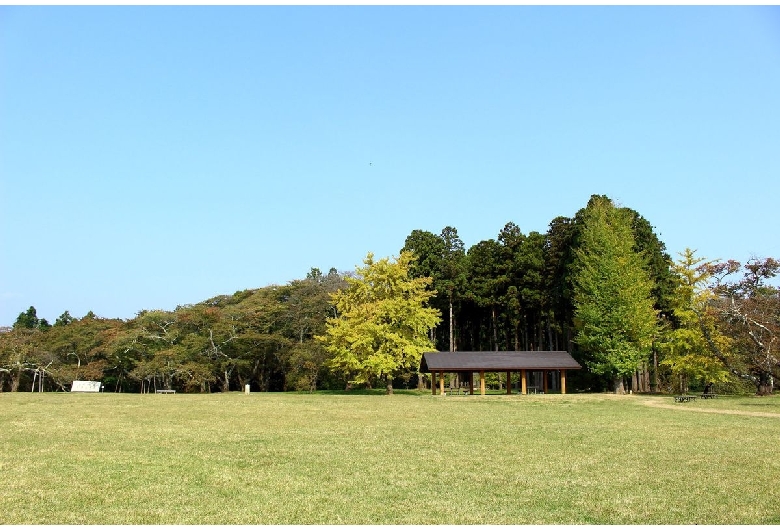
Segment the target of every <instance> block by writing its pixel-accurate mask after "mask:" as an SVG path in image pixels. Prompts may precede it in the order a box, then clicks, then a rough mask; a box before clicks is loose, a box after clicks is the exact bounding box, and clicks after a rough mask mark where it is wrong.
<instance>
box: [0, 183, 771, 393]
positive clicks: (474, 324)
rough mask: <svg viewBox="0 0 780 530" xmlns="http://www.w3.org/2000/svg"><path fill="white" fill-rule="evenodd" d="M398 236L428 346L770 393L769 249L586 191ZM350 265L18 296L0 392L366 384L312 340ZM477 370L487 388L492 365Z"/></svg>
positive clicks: (397, 370) (624, 386)
mask: <svg viewBox="0 0 780 530" xmlns="http://www.w3.org/2000/svg"><path fill="white" fill-rule="evenodd" d="M399 247H400V248H399V254H402V255H403V256H406V255H411V256H413V259H411V260H406V259H405V258H404V259H403V260H400V261H403V267H402V268H401V269H399V272H398V274H402V275H403V276H404V278H406V276H408V278H409V280H415V279H420V280H421V281H423V283H422V284H421V285H424V288H425V289H427V291H428V294H427V295H426V296H423V297H421V298H419V299H420V300H421V302H420V304H421V305H424V306H425V308H426V310H434V311H433V313H436V315H438V316H437V317H436V318H434V317H433V316H432V315H433V313H426V315H427V316H426V319H427V320H426V322H427V323H428V324H426V327H425V328H424V329H425V330H426V331H424V332H422V333H423V334H424V338H425V339H427V342H425V344H429V345H431V346H433V347H434V348H436V349H438V350H441V351H448V350H451V351H503V350H538V351H545V350H547V351H553V350H566V351H569V352H570V353H571V354H572V355H573V356H574V357H575V359H577V360H578V361H579V362H580V364H582V365H583V367H584V368H585V369H584V370H581V371H578V372H577V373H572V374H571V375H570V377H571V379H570V383H569V385H570V386H571V387H572V390H574V391H604V390H610V391H616V392H624V391H627V390H631V391H634V392H685V391H688V390H689V389H699V388H703V387H704V386H705V385H708V384H713V383H714V384H716V385H718V386H719V387H720V388H721V391H745V390H749V391H755V392H757V393H760V394H767V393H771V392H772V391H773V388H774V385H775V379H776V377H777V376H778V371H779V368H780V362H779V361H778V342H780V340H779V339H780V290H779V289H778V288H777V287H776V286H775V285H774V284H773V283H772V279H773V278H774V277H775V276H776V274H777V273H778V271H780V262H778V261H777V260H775V259H772V258H766V259H751V260H750V261H749V262H748V263H746V264H744V265H743V264H740V263H738V262H736V261H727V262H720V261H707V260H705V259H704V258H702V257H698V256H696V255H695V252H694V251H691V250H688V251H686V252H685V253H684V254H683V255H681V256H679V258H678V259H677V260H672V258H671V257H670V256H669V255H668V253H667V251H666V247H665V245H664V243H663V242H662V241H660V239H659V238H658V237H657V235H656V234H655V232H654V230H653V226H652V225H651V224H650V222H649V221H647V220H646V219H645V218H644V217H642V216H641V215H640V214H639V213H638V212H636V211H634V210H631V209H629V208H625V207H620V206H616V205H615V204H614V203H613V202H612V201H611V200H610V199H609V198H608V197H605V196H597V195H594V196H592V197H591V198H590V201H589V202H588V204H587V205H586V206H585V207H583V208H582V209H580V210H579V211H578V212H576V214H575V215H574V216H573V217H557V218H555V219H553V220H552V221H551V222H550V223H549V227H548V230H547V232H546V233H544V234H541V233H538V232H530V233H528V234H524V233H523V232H522V231H521V229H520V227H518V226H517V225H515V224H514V223H511V222H510V223H508V224H506V225H505V226H504V227H503V228H501V229H500V231H499V232H498V235H497V237H496V238H495V239H488V240H484V241H480V242H479V243H477V244H475V245H473V246H471V247H470V248H468V249H466V248H465V246H464V244H463V242H462V241H461V239H460V238H459V236H458V232H457V230H456V229H455V228H454V227H450V226H447V227H444V228H443V229H442V230H441V232H440V233H438V234H435V233H432V232H428V231H423V230H414V231H413V232H412V233H411V234H409V235H408V236H407V237H406V239H405V241H404V242H403V245H402V246H401V245H399ZM369 259H370V254H369ZM366 263H367V267H369V268H363V269H361V268H358V270H357V271H355V272H344V271H337V270H335V269H331V270H330V271H328V273H327V274H324V273H322V272H321V271H320V270H319V269H312V270H311V271H310V272H309V273H308V274H307V275H306V277H305V278H302V279H296V280H292V281H290V282H289V283H288V284H286V285H281V286H280V285H271V286H267V287H263V288H259V289H248V290H245V291H239V292H236V293H234V294H232V295H219V296H215V297H213V298H210V299H208V300H205V301H203V302H200V303H197V304H192V305H183V306H179V307H177V308H176V309H175V310H173V311H162V310H142V311H140V312H139V313H138V314H137V315H136V316H135V318H132V319H129V320H120V319H107V318H101V317H98V316H96V315H94V314H93V313H91V312H90V313H88V314H87V315H85V316H83V317H82V318H75V317H73V316H71V315H70V314H69V313H68V311H65V312H64V313H63V314H62V315H60V317H58V318H57V319H56V321H55V322H54V323H53V324H50V323H49V322H47V321H46V320H45V319H40V318H38V316H37V313H36V310H35V308H34V306H31V307H30V308H29V309H28V310H27V311H26V312H23V313H21V314H20V315H19V317H18V319H17V320H16V322H15V323H14V325H13V328H11V329H8V330H5V331H4V332H2V333H0V391H67V390H68V389H69V387H70V385H71V383H72V382H73V381H74V380H96V381H102V383H103V385H104V391H109V392H150V391H151V392H153V391H155V390H156V389H175V390H177V391H181V392H215V391H230V390H239V389H243V388H244V386H245V385H247V384H248V385H250V387H251V388H252V390H255V391H287V390H298V391H301V390H302V391H314V390H316V389H334V390H336V389H339V390H340V389H344V388H350V387H354V386H356V385H361V386H368V387H370V386H372V385H375V384H377V383H378V382H379V380H380V379H382V378H381V377H377V378H374V377H373V376H372V375H371V373H370V371H365V372H361V373H362V375H360V377H357V376H355V374H354V373H350V371H349V370H345V369H343V366H344V362H345V361H344V355H345V354H347V353H348V350H349V348H348V347H345V348H341V349H340V350H339V349H338V348H337V347H336V346H334V344H333V343H332V342H329V340H330V339H329V337H331V338H332V337H334V336H335V333H334V330H335V329H336V325H337V324H338V323H340V322H341V321H342V320H343V319H344V318H345V316H346V313H347V312H348V311H347V309H345V308H346V307H347V306H346V305H344V304H346V302H345V300H346V298H345V295H344V293H347V292H348V290H349V289H353V288H354V289H357V288H358V287H357V286H358V285H359V282H360V281H361V280H362V281H365V278H362V277H363V276H366V275H367V274H368V273H367V271H369V270H370V267H373V266H374V264H373V261H371V262H370V263H369V261H367V262H366ZM385 265H387V263H386V262H385ZM393 281H395V280H393ZM399 296H400V295H399ZM409 314H412V313H409ZM415 329H418V328H415ZM419 329H423V328H419ZM411 340H413V338H410V341H411ZM415 340H416V339H415ZM351 344H352V343H351ZM415 344H418V345H419V344H423V343H421V342H419V341H416V342H415ZM371 347H374V346H370V347H369V349H370V348H371ZM379 347H380V348H381V345H380V346H379ZM419 349H420V348H417V349H416V350H415V352H417V353H419V352H418V350H419ZM338 352H341V356H339V353H338ZM407 357H408V356H407ZM416 366H417V365H416V364H415V362H414V358H411V359H410V358H406V360H405V362H404V363H402V364H399V365H397V366H393V367H391V368H388V369H387V370H386V371H385V372H384V379H388V378H389V379H390V380H389V381H387V383H388V384H389V385H393V384H394V385H395V386H396V387H398V388H404V387H406V388H414V387H424V386H425V385H426V384H428V381H426V380H425V378H424V377H423V376H422V375H420V374H417V372H416ZM388 374H389V375H388ZM491 383H492V384H494V385H499V386H500V385H501V384H502V381H501V376H500V375H498V374H495V375H494V376H493V379H491Z"/></svg>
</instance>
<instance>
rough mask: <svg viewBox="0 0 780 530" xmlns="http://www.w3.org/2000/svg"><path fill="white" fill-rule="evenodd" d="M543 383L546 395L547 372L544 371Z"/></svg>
mask: <svg viewBox="0 0 780 530" xmlns="http://www.w3.org/2000/svg"><path fill="white" fill-rule="evenodd" d="M542 381H544V384H543V386H544V389H543V392H544V393H545V394H546V393H547V370H542Z"/></svg>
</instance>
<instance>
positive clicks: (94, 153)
mask: <svg viewBox="0 0 780 530" xmlns="http://www.w3.org/2000/svg"><path fill="white" fill-rule="evenodd" d="M778 177H780V8H777V7H551V6H548V7H525V6H501V7H468V6H459V7H415V6H412V7H409V6H406V7H404V6H395V7H378V6H368V7H350V6H343V7H302V6H301V7H295V6H282V7H268V6H244V7H225V8H222V7H138V6H136V7H119V6H114V7H34V6H27V7H8V6H4V7H0V325H10V324H12V323H13V321H14V320H15V318H16V316H17V315H18V314H19V313H20V312H21V311H24V310H26V309H27V307H29V306H30V305H34V306H35V307H36V308H37V310H38V315H39V316H40V317H44V318H47V319H48V320H49V321H50V322H53V321H54V320H55V319H56V317H57V316H59V315H60V314H61V313H62V312H63V311H65V310H69V311H70V313H71V314H72V315H74V316H76V317H81V316H83V315H84V314H85V313H86V312H87V311H90V310H92V311H94V312H95V313H96V314H98V315H100V316H103V317H110V318H114V317H117V318H131V317H133V316H134V315H135V314H136V312H138V311H139V310H141V309H155V308H160V309H173V308H174V307H176V306H177V305H180V304H188V303H196V302H198V301H201V300H204V299H206V298H209V297H211V296H214V295H217V294H226V293H233V292H235V291H237V290H242V289H247V288H255V287H263V286H266V285H269V284H273V283H277V284H283V283H286V282H288V281H290V280H293V279H295V278H301V277H304V276H305V274H306V273H307V271H309V269H310V268H311V267H319V268H320V269H322V270H327V269H329V268H330V267H336V268H337V269H339V270H352V269H354V267H355V265H357V264H359V263H360V262H361V260H362V259H363V258H364V257H365V255H366V253H367V252H369V251H372V252H374V253H375V255H377V256H390V255H397V253H398V251H399V250H400V248H401V247H402V246H403V244H404V239H405V238H406V236H407V235H408V234H409V233H410V232H411V231H412V230H414V229H423V230H429V231H431V232H434V233H438V232H440V231H441V229H442V228H443V227H445V226H447V225H451V226H454V227H455V228H457V230H458V232H459V234H460V236H461V238H462V239H463V241H464V243H465V244H466V247H467V248H468V247H469V246H471V245H473V244H475V243H477V242H479V241H480V240H483V239H489V238H495V237H496V236H497V234H498V232H499V231H500V230H501V228H502V227H503V226H504V225H505V224H506V223H507V222H509V221H513V222H515V223H516V224H518V225H519V226H520V228H521V230H522V231H523V232H524V233H528V232H530V231H539V232H545V231H546V230H547V227H548V224H549V222H550V221H551V220H552V219H553V218H555V217H556V216H559V215H564V216H573V215H574V214H575V213H576V211H577V210H578V209H580V208H582V207H583V206H585V204H586V203H587V201H588V198H589V197H590V195H591V194H605V195H608V196H609V197H611V198H612V199H614V200H615V201H616V202H618V203H620V204H621V205H623V206H627V207H630V208H633V209H635V210H637V211H638V212H639V213H640V214H642V215H643V216H644V217H645V218H647V219H648V221H650V223H651V224H653V225H654V226H655V227H656V233H658V234H659V235H660V238H661V239H662V240H663V241H664V242H665V243H666V245H667V248H668V250H669V252H670V254H671V255H672V256H673V257H676V255H677V253H678V252H681V251H682V250H683V249H684V248H685V247H691V248H695V249H697V250H698V253H699V255H701V256H704V257H708V258H722V259H729V258H733V259H738V260H740V261H744V260H746V259H748V258H750V257H751V256H753V255H755V256H760V257H766V256H773V257H778V258H780V238H779V237H778V228H779V227H780V222H778V215H777V209H776V204H777V200H778V197H779V196H780V178H778Z"/></svg>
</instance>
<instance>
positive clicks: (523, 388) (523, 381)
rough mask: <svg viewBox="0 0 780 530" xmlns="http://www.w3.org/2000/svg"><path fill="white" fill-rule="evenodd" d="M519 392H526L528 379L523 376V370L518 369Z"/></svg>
mask: <svg viewBox="0 0 780 530" xmlns="http://www.w3.org/2000/svg"><path fill="white" fill-rule="evenodd" d="M520 393H521V394H527V393H528V380H527V379H526V377H525V370H520Z"/></svg>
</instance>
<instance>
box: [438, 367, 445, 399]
mask: <svg viewBox="0 0 780 530" xmlns="http://www.w3.org/2000/svg"><path fill="white" fill-rule="evenodd" d="M439 395H440V396H443V395H444V372H439Z"/></svg>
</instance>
